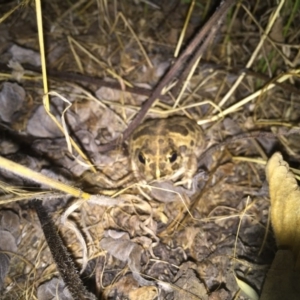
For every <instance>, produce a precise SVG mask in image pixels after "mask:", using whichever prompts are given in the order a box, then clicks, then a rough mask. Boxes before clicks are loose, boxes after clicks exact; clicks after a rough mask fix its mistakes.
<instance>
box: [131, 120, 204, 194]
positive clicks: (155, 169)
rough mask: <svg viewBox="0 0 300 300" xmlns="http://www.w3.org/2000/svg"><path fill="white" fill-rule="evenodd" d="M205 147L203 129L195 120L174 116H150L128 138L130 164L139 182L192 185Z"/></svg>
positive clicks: (189, 186)
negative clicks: (156, 180) (155, 181)
mask: <svg viewBox="0 0 300 300" xmlns="http://www.w3.org/2000/svg"><path fill="white" fill-rule="evenodd" d="M203 150H204V137H203V132H202V130H201V128H200V127H199V125H198V124H197V123H196V121H194V120H191V119H189V118H187V117H182V116H175V117H171V118H167V119H149V120H147V121H145V122H144V123H143V124H141V125H140V126H139V127H138V128H137V129H136V130H135V131H134V133H133V134H132V136H131V138H130V141H129V153H130V161H131V167H132V170H133V172H134V175H135V177H136V178H137V179H138V181H146V182H150V181H152V180H155V179H161V178H163V179H165V180H172V181H174V182H176V184H177V185H181V184H187V187H188V188H191V184H192V178H193V176H194V174H195V173H196V171H197V158H198V157H199V156H200V155H201V153H202V152H203Z"/></svg>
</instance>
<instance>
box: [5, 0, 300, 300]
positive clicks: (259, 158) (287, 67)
mask: <svg viewBox="0 0 300 300" xmlns="http://www.w3.org/2000/svg"><path fill="white" fill-rule="evenodd" d="M73 2H74V3H73ZM218 5H219V2H218V1H203V0H196V1H186V0H185V1H183V0H173V1H157V0H152V1H146V0H144V1H143V0H132V1H129V0H127V1H120V0H114V1H105V0H98V1H93V0H80V1H56V0H53V1H48V0H45V1H42V7H41V10H42V19H43V37H44V43H43V44H44V47H45V55H43V54H42V55H41V54H40V44H39V43H40V42H41V36H39V35H38V22H37V14H38V10H39V9H38V6H36V3H35V2H34V1H24V2H18V1H0V12H1V13H0V16H1V19H0V20H1V22H0V41H1V42H0V80H1V83H0V157H4V158H6V159H8V160H10V161H13V162H15V163H17V164H18V165H21V166H25V167H27V168H29V169H31V170H33V171H36V172H37V173H38V174H40V177H37V178H33V177H32V176H33V175H28V176H27V177H26V176H24V174H23V173H22V172H21V170H19V169H18V167H17V166H8V167H7V166H3V165H2V163H0V204H1V207H0V236H1V239H0V249H1V250H2V251H1V253H0V291H1V292H0V294H1V295H0V299H1V300H2V299H3V300H6V299H39V300H41V299H71V296H70V294H69V292H68V291H67V290H66V289H65V288H64V283H63V281H62V280H61V277H60V276H59V272H58V269H57V267H56V264H55V262H54V261H53V259H52V256H51V253H50V250H49V247H48V245H47V243H46V240H45V237H44V233H43V231H42V228H41V225H40V222H39V219H38V217H37V215H36V212H35V210H34V208H33V207H32V204H31V202H30V200H32V199H41V200H42V201H43V205H44V207H45V208H46V209H47V211H48V212H49V214H50V215H51V217H52V219H53V221H54V222H55V225H56V226H57V228H58V230H59V232H60V235H61V237H62V238H63V241H64V245H65V246H66V247H67V249H68V250H69V252H70V253H71V255H72V259H73V260H74V261H75V264H76V266H77V268H78V271H80V276H81V278H82V280H83V282H84V284H85V285H86V286H87V289H88V290H89V291H90V292H91V293H93V294H95V295H97V297H98V298H97V299H132V300H134V299H149V300H150V299H170V300H171V299H181V300H183V299H210V300H217V299H220V300H222V299H251V296H249V293H250V292H249V290H250V291H251V290H254V293H257V294H258V295H259V294H260V292H261V289H262V286H263V282H264V278H265V275H266V272H267V270H268V267H269V265H270V263H271V262H272V259H273V257H274V254H275V252H276V244H275V239H274V237H273V233H272V226H271V224H270V218H269V206H270V201H269V196H268V195H269V191H268V185H267V182H266V175H265V163H266V161H267V160H268V158H269V157H270V156H271V154H273V153H274V152H276V151H280V152H281V153H282V154H283V156H284V158H285V160H286V161H288V162H289V164H290V165H291V166H292V167H294V168H298V167H299V163H298V162H299V153H300V146H299V145H300V143H299V142H300V135H299V120H300V109H299V108H300V91H299V79H298V77H299V69H297V68H298V66H299V64H298V60H299V57H300V55H299V53H300V52H299V40H300V37H299V30H298V29H299V22H300V14H299V11H300V10H299V7H298V6H299V4H298V2H297V1H290V0H289V1H288V0H286V1H262V0H257V1H236V3H235V4H234V5H233V7H232V8H231V9H230V10H229V12H228V13H227V15H226V17H225V18H224V20H223V22H222V23H221V24H220V28H219V29H218V30H217V32H216V35H215V37H214V39H213V40H211V41H210V43H209V44H208V47H207V49H206V50H205V52H204V55H203V56H202V57H201V60H200V62H199V63H198V64H195V66H194V67H195V68H194V70H193V73H192V72H190V73H189V75H190V76H189V77H188V78H185V79H184V81H183V84H181V87H182V86H183V85H184V89H183V90H182V92H180V90H179V91H178V92H177V94H175V93H174V90H173V86H176V83H177V81H178V79H180V77H178V76H174V78H173V79H172V80H171V81H170V82H169V84H168V85H166V86H165V88H164V91H163V95H162V96H161V97H160V98H159V99H158V100H156V101H155V102H154V103H153V105H152V106H151V108H150V109H149V110H148V111H147V114H146V117H145V118H166V117H170V116H175V115H185V116H187V117H189V118H191V119H194V120H196V121H197V123H198V124H199V125H200V126H201V127H202V129H203V131H204V137H205V146H204V148H205V149H208V148H209V147H211V146H212V145H219V144H220V143H221V142H222V141H224V140H226V139H227V138H230V137H234V136H237V135H238V134H240V133H245V132H253V131H260V132H262V134H261V135H260V136H257V138H255V139H254V138H247V139H246V138H244V139H241V140H237V141H234V142H230V143H228V144H227V145H225V146H222V147H219V148H217V147H216V148H215V149H214V151H211V152H208V154H207V155H206V156H205V157H203V158H202V159H201V162H199V166H198V167H199V168H198V171H197V174H196V175H195V176H194V178H195V179H194V185H193V189H192V190H187V189H186V188H185V187H183V186H181V187H177V188H175V187H174V186H173V185H172V184H171V185H167V184H166V185H164V184H163V185H159V186H158V187H160V188H163V189H164V190H163V191H161V190H159V189H155V187H157V186H156V185H155V184H153V185H152V184H151V183H149V186H148V187H145V186H144V185H142V186H140V185H139V184H137V180H136V179H135V178H132V179H131V180H129V181H126V182H125V183H122V184H119V183H120V180H121V179H123V178H124V177H126V176H127V175H128V174H130V173H131V165H130V159H131V157H132V153H129V152H130V151H129V149H128V138H126V139H125V141H124V142H122V136H123V132H124V130H125V129H126V128H127V127H128V125H129V124H130V123H131V122H132V120H134V118H135V116H136V115H137V114H138V113H139V111H140V110H141V108H142V107H143V103H145V101H146V100H147V99H148V98H149V96H150V95H151V92H152V91H153V90H154V89H155V87H157V85H158V84H159V83H160V82H161V80H162V79H163V78H164V75H165V74H166V72H167V71H168V70H169V68H171V67H172V65H174V63H175V62H176V59H177V56H178V55H177V54H175V53H179V54H180V53H182V51H184V49H186V48H187V46H188V44H189V42H190V41H191V39H192V38H193V37H194V36H195V34H196V33H197V32H198V31H199V30H200V29H201V28H202V26H203V25H204V24H205V23H206V22H207V20H208V19H209V17H210V16H211V15H212V13H213V12H214V11H215V10H216V8H217V7H218ZM189 12H190V15H189ZM181 37H182V41H181V42H180V40H181ZM297 41H298V42H297ZM177 49H178V50H177ZM43 59H44V61H45V63H46V66H47V76H45V75H42V72H41V61H42V60H43ZM187 65H188V62H185V63H184V64H183V65H182V66H181V70H185V68H186V67H187ZM45 82H48V86H49V87H48V91H49V93H48V95H49V99H47V97H45V96H44V95H45ZM263 132H273V134H274V137H271V136H270V135H267V134H263ZM70 138H72V140H73V141H74V142H71V141H70ZM112 141H116V142H117V143H116V145H117V146H116V147H114V149H112V150H110V151H102V150H101V146H102V145H105V144H107V143H110V142H112ZM9 168H11V169H9ZM45 178H46V179H45ZM47 178H49V180H51V179H54V180H56V181H59V182H61V183H64V184H65V185H67V186H68V187H70V192H67V191H66V190H61V189H60V188H59V186H58V185H57V186H56V185H55V184H54V185H51V184H50V181H49V182H48V179H47ZM151 185H152V186H153V188H152V189H150V187H151ZM78 191H79V194H77V196H76V193H77V192H78ZM81 191H82V192H81ZM91 194H92V195H98V197H94V198H93V199H90V200H88V199H87V198H88V196H87V195H91ZM99 195H101V196H103V197H100V196H99ZM85 196H86V197H85ZM252 299H254V298H252Z"/></svg>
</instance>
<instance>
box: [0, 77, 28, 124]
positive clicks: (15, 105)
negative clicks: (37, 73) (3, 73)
mask: <svg viewBox="0 0 300 300" xmlns="http://www.w3.org/2000/svg"><path fill="white" fill-rule="evenodd" d="M25 96H26V93H25V90H24V89H23V88H22V87H21V86H20V85H18V84H17V83H11V82H4V83H3V88H2V91H1V92H0V117H1V119H2V120H3V121H5V122H9V123H10V122H12V121H14V114H15V113H16V112H17V111H18V110H19V109H20V108H21V107H22V105H23V103H24V100H25Z"/></svg>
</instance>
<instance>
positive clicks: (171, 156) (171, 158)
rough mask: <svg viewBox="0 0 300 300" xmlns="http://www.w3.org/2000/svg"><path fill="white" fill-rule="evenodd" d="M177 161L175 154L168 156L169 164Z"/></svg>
mask: <svg viewBox="0 0 300 300" xmlns="http://www.w3.org/2000/svg"><path fill="white" fill-rule="evenodd" d="M176 159H177V152H172V153H171V155H170V156H169V162H170V163H173V162H174V161H176Z"/></svg>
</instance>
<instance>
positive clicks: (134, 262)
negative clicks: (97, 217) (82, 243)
mask: <svg viewBox="0 0 300 300" xmlns="http://www.w3.org/2000/svg"><path fill="white" fill-rule="evenodd" d="M108 234H109V235H110V236H112V235H113V234H117V232H116V231H113V230H110V231H108ZM119 234H120V235H115V236H114V237H106V238H103V239H102V240H101V241H100V246H101V247H102V248H103V249H104V250H106V251H107V252H108V253H109V254H111V255H112V256H114V257H115V258H117V259H119V260H121V261H126V262H127V263H128V267H129V269H130V270H131V272H132V275H133V277H134V279H135V280H136V281H137V282H138V283H139V285H141V286H147V285H153V282H151V281H148V280H146V279H144V278H143V277H142V276H141V275H140V269H141V256H142V252H143V248H142V247H141V246H139V245H138V244H136V243H134V242H132V241H130V240H129V235H128V234H127V233H123V232H119Z"/></svg>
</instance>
